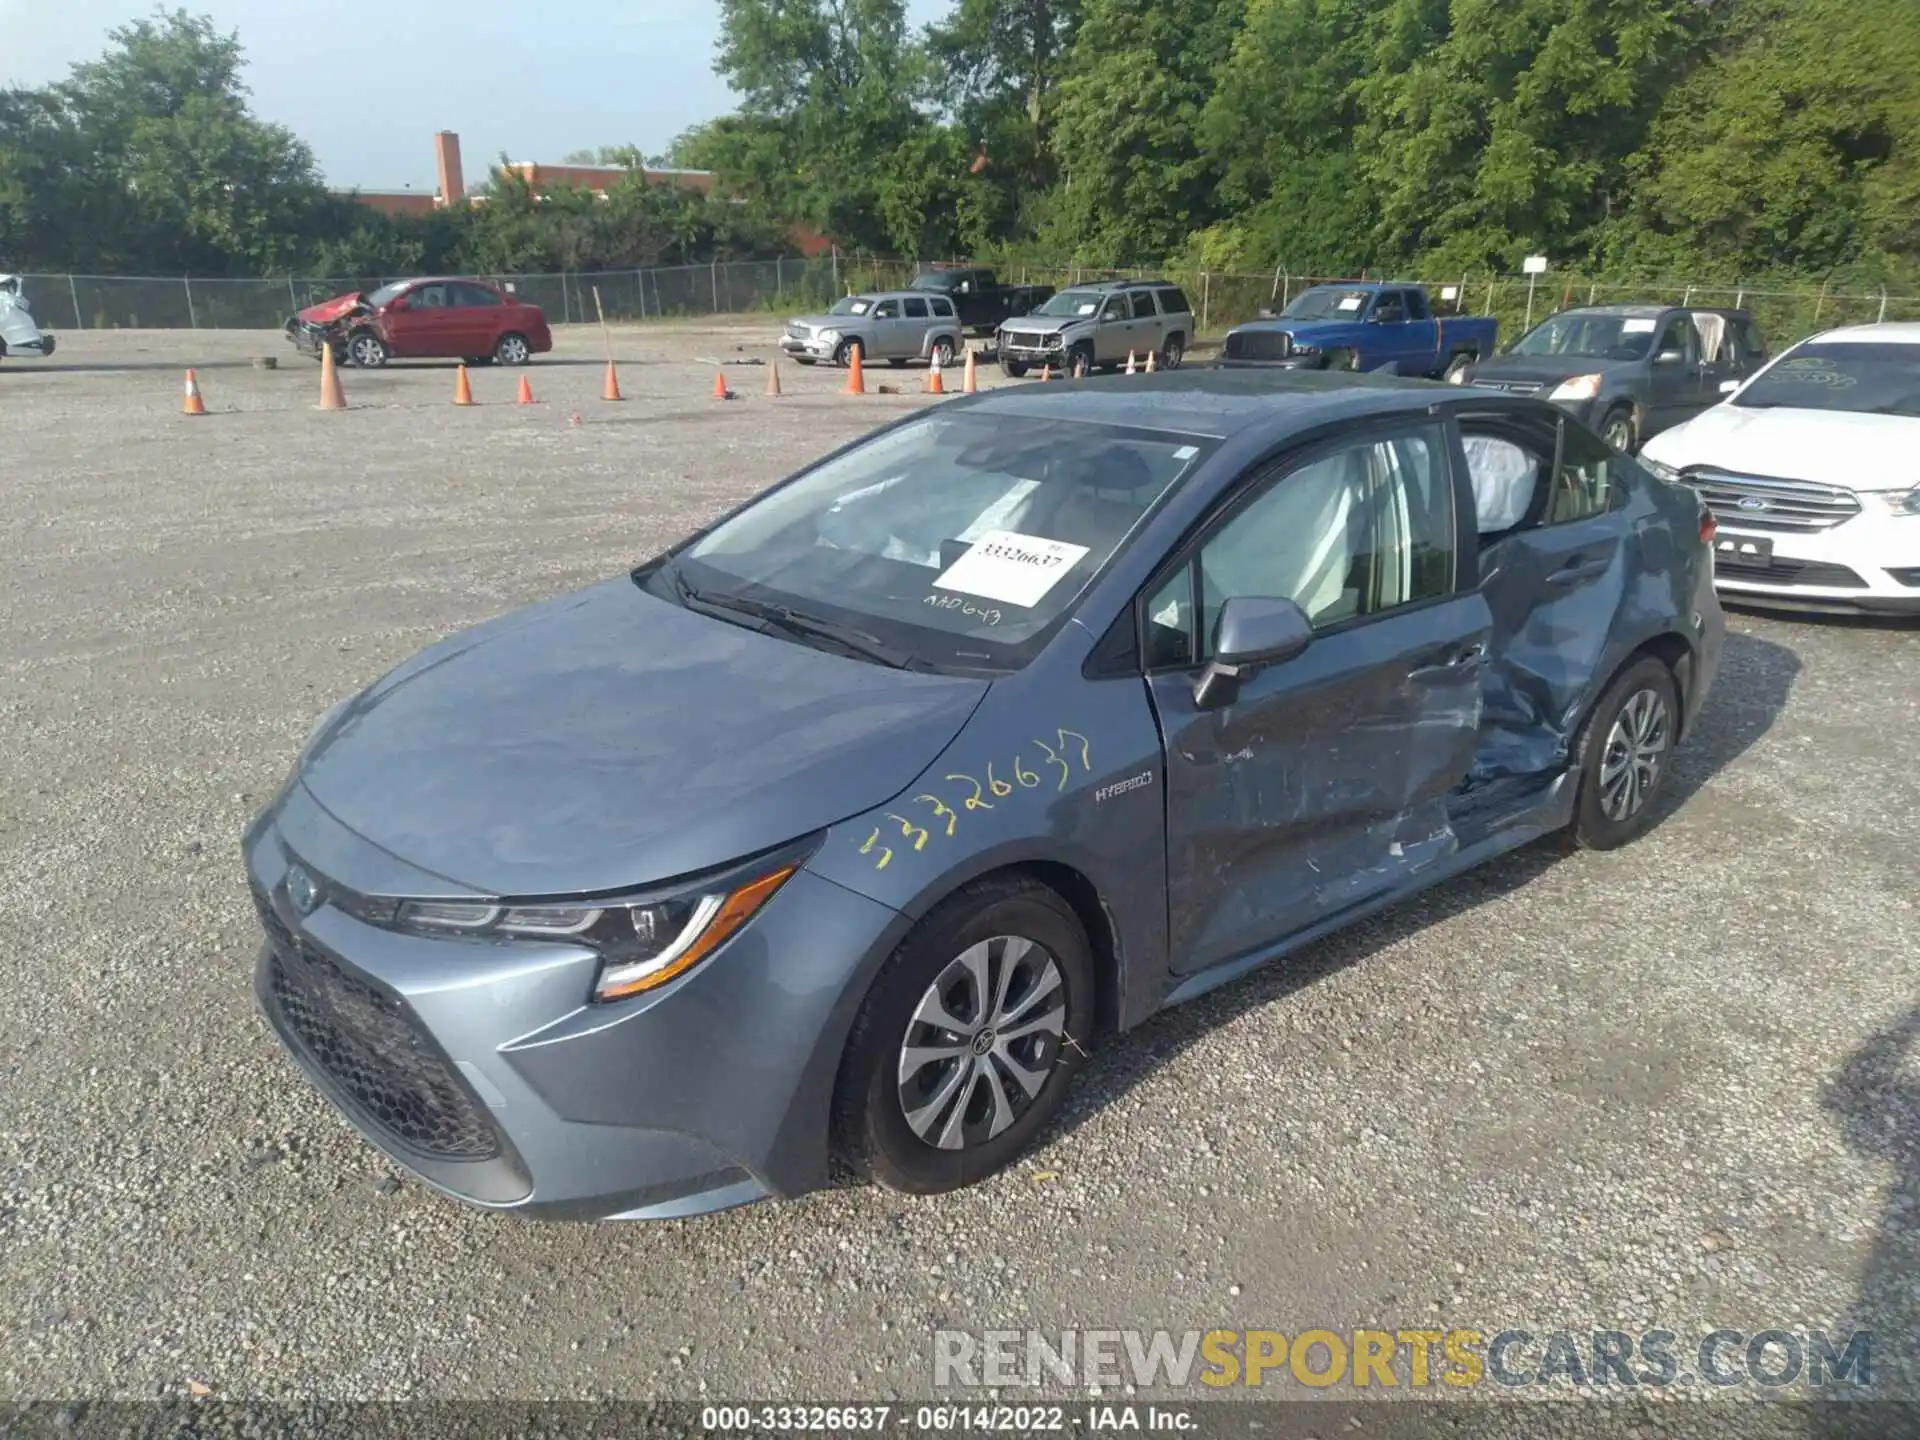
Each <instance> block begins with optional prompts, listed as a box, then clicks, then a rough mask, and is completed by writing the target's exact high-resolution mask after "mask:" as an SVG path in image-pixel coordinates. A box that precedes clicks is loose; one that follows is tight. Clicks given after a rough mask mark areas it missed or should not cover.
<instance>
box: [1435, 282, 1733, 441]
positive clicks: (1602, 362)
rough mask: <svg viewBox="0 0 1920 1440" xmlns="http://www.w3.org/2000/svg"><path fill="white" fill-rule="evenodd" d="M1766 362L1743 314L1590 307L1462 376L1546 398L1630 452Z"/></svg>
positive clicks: (1552, 321)
mask: <svg viewBox="0 0 1920 1440" xmlns="http://www.w3.org/2000/svg"><path fill="white" fill-rule="evenodd" d="M1766 363H1767V346H1766V342H1765V341H1764V340H1763V339H1762V338H1761V335H1760V327H1759V326H1758V325H1756V324H1754V321H1753V316H1751V315H1749V314H1748V313H1747V312H1746V311H1745V310H1722V309H1716V308H1703V307H1700V306H1678V305H1586V306H1582V307H1580V308H1578V309H1575V310H1562V311H1561V312H1560V313H1559V314H1558V315H1552V316H1549V317H1548V318H1547V319H1545V320H1543V321H1541V322H1540V323H1539V324H1538V325H1536V326H1534V327H1533V329H1531V330H1529V331H1528V332H1527V333H1526V334H1525V335H1522V336H1521V337H1520V338H1519V339H1518V340H1516V341H1515V342H1514V344H1513V347H1512V348H1511V349H1509V350H1508V351H1507V352H1506V353H1505V354H1504V355H1501V356H1499V357H1497V358H1495V359H1491V360H1482V361H1480V362H1479V363H1478V364H1476V365H1474V366H1473V367H1472V368H1471V369H1470V370H1468V371H1467V372H1466V374H1464V375H1461V376H1458V377H1454V378H1457V379H1458V380H1459V381H1460V382H1461V383H1464V384H1468V385H1474V386H1478V387H1479V388H1481V389H1483V390H1503V391H1505V392H1507V393H1508V394H1510V395H1542V396H1545V397H1546V398H1547V399H1549V400H1551V401H1553V402H1554V404H1556V405H1559V406H1560V407H1562V408H1563V409H1565V410H1568V411H1571V412H1572V413H1573V414H1574V415H1577V416H1578V417H1579V418H1580V419H1582V420H1584V421H1585V422H1586V423H1587V424H1588V425H1590V426H1592V427H1593V428H1594V429H1595V430H1598V431H1599V432H1600V433H1601V435H1603V436H1604V437H1605V438H1606V440H1607V443H1608V444H1610V445H1612V446H1613V447H1614V448H1615V449H1616V450H1620V451H1624V452H1625V453H1627V454H1631V453H1632V452H1633V451H1634V450H1635V449H1637V448H1638V447H1639V446H1640V445H1641V444H1642V443H1643V442H1645V441H1647V440H1649V439H1651V438H1652V437H1653V436H1655V435H1658V434H1659V433H1660V432H1661V431H1662V430H1670V429H1672V428H1673V427H1674V426H1675V425H1679V424H1682V423H1684V422H1685V421H1688V420H1691V419H1692V418H1693V417H1694V416H1696V415H1698V414H1699V413H1700V412H1701V411H1702V410H1705V409H1706V408H1707V407H1708V406H1710V405H1716V404H1718V403H1719V401H1720V396H1721V391H1722V389H1723V388H1724V387H1725V386H1727V385H1728V384H1730V383H1738V382H1740V381H1742V380H1745V379H1746V378H1747V377H1748V376H1749V375H1751V374H1753V373H1754V372H1755V371H1756V370H1758V369H1759V368H1760V367H1761V366H1762V365H1764V364H1766Z"/></svg>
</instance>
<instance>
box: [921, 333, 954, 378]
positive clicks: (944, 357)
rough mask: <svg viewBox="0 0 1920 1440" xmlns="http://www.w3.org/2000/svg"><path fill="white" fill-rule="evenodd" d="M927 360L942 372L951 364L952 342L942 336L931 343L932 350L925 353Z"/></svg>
mask: <svg viewBox="0 0 1920 1440" xmlns="http://www.w3.org/2000/svg"><path fill="white" fill-rule="evenodd" d="M927 358H928V360H929V361H930V362H931V363H932V364H935V365H938V366H939V367H940V368H941V369H942V370H945V369H947V368H948V367H950V366H951V365H952V364H953V342H952V341H951V340H949V339H947V338H946V337H944V336H942V337H941V338H940V339H938V340H936V341H934V342H933V348H932V349H931V350H929V351H928V352H927Z"/></svg>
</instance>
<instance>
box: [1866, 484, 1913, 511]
mask: <svg viewBox="0 0 1920 1440" xmlns="http://www.w3.org/2000/svg"><path fill="white" fill-rule="evenodd" d="M1861 498H1862V499H1863V500H1873V501H1877V502H1878V503H1879V504H1881V505H1884V506H1886V507H1887V513H1888V514H1890V515H1920V485H1916V486H1914V487H1913V489H1911V490H1876V491H1868V492H1864V493H1863V494H1862V495H1861Z"/></svg>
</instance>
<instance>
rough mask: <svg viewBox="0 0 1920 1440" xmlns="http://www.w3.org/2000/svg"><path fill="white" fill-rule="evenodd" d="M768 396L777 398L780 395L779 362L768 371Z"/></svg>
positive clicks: (775, 362)
mask: <svg viewBox="0 0 1920 1440" xmlns="http://www.w3.org/2000/svg"><path fill="white" fill-rule="evenodd" d="M767 394H769V395H773V396H776V397H777V396H778V395H779V394H780V362H779V361H778V360H776V361H774V362H773V364H772V366H771V367H770V368H769V369H768V370H767Z"/></svg>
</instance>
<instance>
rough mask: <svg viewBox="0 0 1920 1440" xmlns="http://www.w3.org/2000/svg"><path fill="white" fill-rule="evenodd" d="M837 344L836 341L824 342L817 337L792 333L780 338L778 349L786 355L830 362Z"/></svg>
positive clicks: (789, 332)
mask: <svg viewBox="0 0 1920 1440" xmlns="http://www.w3.org/2000/svg"><path fill="white" fill-rule="evenodd" d="M839 344H840V342H839V341H838V340H833V341H826V340H822V339H820V338H819V336H817V335H795V334H794V333H793V332H792V331H788V332H787V333H786V334H784V335H782V336H781V337H780V348H781V350H782V351H784V352H785V353H786V354H788V355H805V356H808V357H809V358H811V359H814V360H831V359H832V358H833V352H834V350H835V349H837V348H838V347H839Z"/></svg>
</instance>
